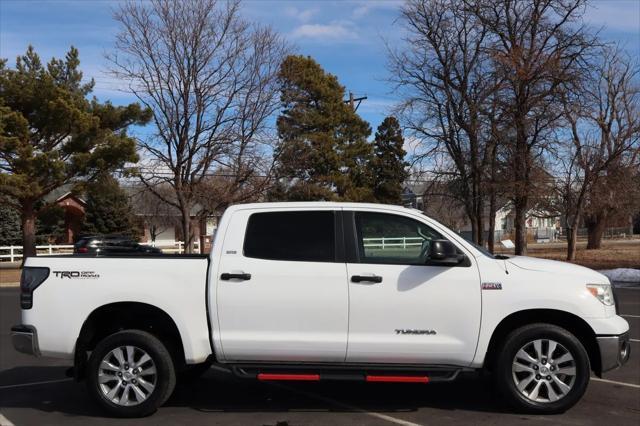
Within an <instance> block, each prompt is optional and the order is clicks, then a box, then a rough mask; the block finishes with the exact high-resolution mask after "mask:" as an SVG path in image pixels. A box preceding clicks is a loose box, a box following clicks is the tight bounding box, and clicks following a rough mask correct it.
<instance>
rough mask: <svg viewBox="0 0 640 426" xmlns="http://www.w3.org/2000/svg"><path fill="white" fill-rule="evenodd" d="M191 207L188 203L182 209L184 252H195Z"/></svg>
mask: <svg viewBox="0 0 640 426" xmlns="http://www.w3.org/2000/svg"><path fill="white" fill-rule="evenodd" d="M190 211H191V209H190V208H189V206H188V205H184V206H183V207H182V209H180V214H181V216H182V217H181V219H182V240H183V241H184V252H185V253H193V238H192V236H191V216H190V214H189V213H190Z"/></svg>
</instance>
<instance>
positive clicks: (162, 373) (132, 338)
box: [87, 330, 176, 417]
mask: <svg viewBox="0 0 640 426" xmlns="http://www.w3.org/2000/svg"><path fill="white" fill-rule="evenodd" d="M87 369H88V371H87V387H88V390H89V393H90V394H91V396H92V397H93V399H94V400H96V401H97V402H98V404H99V405H101V406H102V407H103V408H104V409H105V410H106V411H107V412H109V413H110V414H112V415H114V416H117V417H143V416H147V415H149V414H152V413H153V412H155V411H156V410H157V409H158V407H159V406H160V405H162V404H163V403H164V402H165V401H166V400H167V399H168V398H169V396H170V395H171V392H173V388H174V387H175V383H176V375H175V370H174V366H173V360H172V358H171V355H170V354H169V352H168V351H167V349H166V347H165V346H164V345H163V344H162V342H161V341H160V340H158V339H157V338H156V337H155V336H153V335H152V334H149V333H147V332H144V331H140V330H124V331H120V332H118V333H115V334H112V335H110V336H108V337H106V338H105V339H104V340H102V341H101V342H100V343H98V345H97V346H96V348H95V349H94V350H93V352H92V353H91V357H90V358H89V363H88V365H87Z"/></svg>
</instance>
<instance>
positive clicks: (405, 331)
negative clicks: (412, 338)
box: [396, 328, 436, 336]
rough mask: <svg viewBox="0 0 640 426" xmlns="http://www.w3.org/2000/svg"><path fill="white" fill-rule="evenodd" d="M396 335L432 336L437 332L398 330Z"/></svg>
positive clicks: (410, 329) (409, 329)
mask: <svg viewBox="0 0 640 426" xmlns="http://www.w3.org/2000/svg"><path fill="white" fill-rule="evenodd" d="M396 334H426V335H429V336H432V335H434V334H436V331H435V330H415V329H412V328H396Z"/></svg>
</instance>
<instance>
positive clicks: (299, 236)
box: [243, 211, 336, 262]
mask: <svg viewBox="0 0 640 426" xmlns="http://www.w3.org/2000/svg"><path fill="white" fill-rule="evenodd" d="M243 251H244V255H245V256H246V257H254V258H259V259H270V260H289V261H307V262H335V260H336V255H335V221H334V212H333V211H296V212H266V213H254V214H252V215H251V216H249V222H248V224H247V231H246V234H245V240H244V249H243Z"/></svg>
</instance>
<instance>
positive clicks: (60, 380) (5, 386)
mask: <svg viewBox="0 0 640 426" xmlns="http://www.w3.org/2000/svg"><path fill="white" fill-rule="evenodd" d="M71 380H73V379H72V378H70V377H69V378H67V379H58V380H47V381H45V382H31V383H19V384H16V385H4V386H0V389H12V388H21V387H24V386H36V385H47V384H49V383H60V382H70V381H71ZM0 424H1V423H0Z"/></svg>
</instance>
